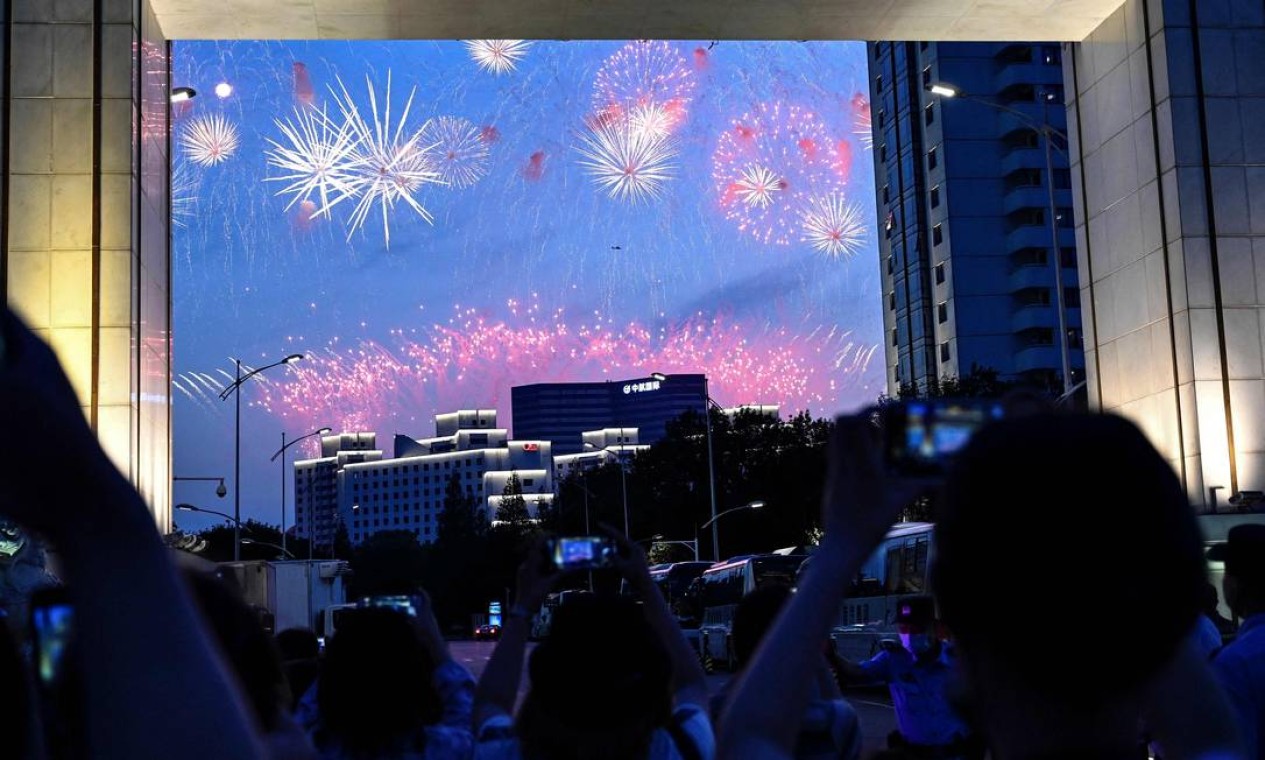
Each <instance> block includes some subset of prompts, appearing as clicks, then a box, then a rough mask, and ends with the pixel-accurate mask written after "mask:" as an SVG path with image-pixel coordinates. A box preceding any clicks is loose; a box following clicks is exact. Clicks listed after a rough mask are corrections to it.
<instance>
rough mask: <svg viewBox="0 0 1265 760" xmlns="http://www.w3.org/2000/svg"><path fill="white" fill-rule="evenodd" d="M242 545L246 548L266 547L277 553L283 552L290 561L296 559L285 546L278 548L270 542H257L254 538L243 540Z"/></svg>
mask: <svg viewBox="0 0 1265 760" xmlns="http://www.w3.org/2000/svg"><path fill="white" fill-rule="evenodd" d="M282 535H284V534H282ZM242 544H243V545H245V546H266V547H268V548H269V549H276V550H277V551H279V552H281V553H282V554H284V555H285V556H287V557H289V558H290V559H295V556H294V554H293V553H292V552H291V551H290V550H289V549H287V548H285V547H284V546H277V545H276V544H274V543H272V542H270V541H256V540H255V539H253V538H243V539H242Z"/></svg>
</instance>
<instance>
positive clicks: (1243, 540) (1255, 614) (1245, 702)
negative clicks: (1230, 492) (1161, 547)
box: [1208, 524, 1265, 760]
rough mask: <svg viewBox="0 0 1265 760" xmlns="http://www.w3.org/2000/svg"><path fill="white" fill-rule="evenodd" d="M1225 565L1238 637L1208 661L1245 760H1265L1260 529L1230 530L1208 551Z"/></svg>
mask: <svg viewBox="0 0 1265 760" xmlns="http://www.w3.org/2000/svg"><path fill="white" fill-rule="evenodd" d="M1208 556H1209V559H1214V560H1221V561H1222V562H1225V580H1224V581H1223V586H1222V588H1223V590H1224V591H1225V601H1226V604H1228V605H1230V611H1231V612H1232V613H1233V614H1234V616H1235V617H1237V618H1239V619H1240V620H1242V621H1243V622H1242V624H1241V625H1240V626H1239V635H1238V636H1237V637H1235V639H1234V641H1232V642H1230V643H1229V644H1227V645H1226V647H1225V648H1224V649H1222V650H1221V653H1220V654H1218V655H1217V657H1216V659H1215V660H1213V663H1212V667H1213V670H1215V671H1216V674H1217V680H1218V681H1219V682H1220V683H1221V688H1223V689H1225V692H1226V695H1227V696H1228V697H1229V698H1230V703H1231V704H1232V705H1233V706H1234V711H1235V713H1236V714H1237V715H1238V719H1239V730H1240V731H1242V732H1243V739H1244V746H1245V748H1246V749H1247V756H1248V757H1249V758H1252V760H1261V758H1265V525H1259V524H1256V525H1236V526H1235V527H1233V528H1231V529H1230V532H1229V534H1228V535H1227V536H1226V542H1225V543H1224V544H1221V545H1219V546H1214V547H1213V548H1212V549H1211V550H1210V551H1209V554H1208Z"/></svg>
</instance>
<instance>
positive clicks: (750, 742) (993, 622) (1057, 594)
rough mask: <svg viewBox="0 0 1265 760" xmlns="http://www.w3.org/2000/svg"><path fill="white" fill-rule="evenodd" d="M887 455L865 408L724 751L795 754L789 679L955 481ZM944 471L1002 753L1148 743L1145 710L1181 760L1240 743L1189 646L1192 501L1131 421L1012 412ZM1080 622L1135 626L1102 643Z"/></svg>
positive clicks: (963, 588) (965, 627) (937, 572)
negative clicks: (915, 472)
mask: <svg viewBox="0 0 1265 760" xmlns="http://www.w3.org/2000/svg"><path fill="white" fill-rule="evenodd" d="M882 451H883V442H882V440H881V433H880V431H879V430H878V428H877V427H876V426H875V425H873V424H872V422H871V421H870V417H869V416H868V415H860V416H857V417H848V418H841V419H840V420H839V423H838V428H837V429H836V432H835V437H834V440H833V445H832V451H831V454H830V458H829V460H828V461H829V462H830V465H831V473H830V478H829V480H828V482H827V485H826V489H825V494H824V498H825V505H824V507H823V522H824V523H825V529H826V532H825V537H824V538H823V540H822V546H821V549H820V550H819V551H818V553H817V554H816V557H815V559H814V562H813V566H812V567H811V568H810V569H809V571H808V573H807V575H806V577H805V578H804V580H803V582H802V583H801V584H800V586H799V587H798V589H797V590H796V593H795V596H794V598H793V599H792V600H791V602H790V604H788V605H787V607H786V610H785V611H784V612H783V614H782V615H781V616H780V617H779V618H778V621H777V622H776V623H775V624H774V627H773V630H772V631H771V632H770V633H769V635H768V637H767V638H766V640H765V643H764V645H763V646H762V647H761V648H760V650H759V653H758V654H757V656H756V659H755V661H754V662H753V663H752V664H751V665H750V666H749V667H748V668H747V670H746V672H745V673H744V676H743V678H742V681H741V682H740V683H739V685H738V688H737V691H736V692H735V694H734V696H733V698H732V700H731V702H730V705H729V707H728V709H727V710H726V712H725V715H724V717H723V718H722V722H721V730H720V748H721V752H722V754H723V755H724V756H725V757H732V758H761V760H763V759H764V758H789V757H790V756H791V747H792V746H793V742H794V737H795V732H796V728H797V724H798V716H799V714H800V712H801V710H802V709H803V705H804V702H805V698H804V696H803V695H801V694H800V693H799V691H798V690H797V689H795V688H792V686H793V685H794V684H799V683H802V682H804V681H806V680H807V679H809V678H811V674H812V670H813V668H814V667H815V664H816V662H815V660H816V657H817V656H818V655H817V653H816V652H815V651H814V646H815V644H816V642H818V641H820V640H821V638H822V637H823V636H824V635H825V634H826V632H827V630H828V629H829V627H830V624H831V622H832V620H833V618H834V615H835V613H836V611H837V610H838V607H839V603H840V601H841V600H842V597H843V595H844V594H845V593H846V591H847V589H848V587H849V583H848V582H849V580H850V579H851V578H853V577H854V576H855V575H856V573H857V572H858V571H859V570H860V569H861V567H862V566H863V564H864V563H865V561H866V560H867V558H868V557H869V556H870V555H871V554H872V553H873V552H874V549H875V547H877V546H878V545H879V543H880V542H881V541H882V538H883V536H884V534H885V533H886V532H887V530H888V529H889V527H890V526H891V523H892V521H893V520H894V519H895V517H896V515H898V514H900V512H901V510H902V509H903V508H904V507H905V505H907V504H909V503H910V502H911V501H913V500H914V499H915V498H918V497H920V496H922V495H925V494H927V493H928V491H929V489H931V488H934V487H936V486H937V485H939V483H938V482H937V481H933V480H926V479H923V480H915V479H910V478H903V477H899V476H897V475H894V474H892V473H890V472H888V471H887V470H886V469H885V463H884V462H883V461H882V456H881V453H880V452H882ZM944 485H945V493H944V495H943V499H942V500H941V503H942V504H943V508H942V510H941V514H939V515H938V516H937V524H936V550H935V560H934V565H933V568H932V583H933V587H934V590H935V593H936V597H937V601H938V603H939V606H940V612H941V614H942V616H943V618H944V621H945V623H946V624H947V625H948V627H949V628H950V629H951V630H952V631H953V632H954V641H955V647H956V651H957V654H958V657H959V660H960V662H961V663H962V666H963V667H962V673H963V676H964V678H965V685H966V688H967V689H968V690H969V691H968V695H969V698H970V699H971V702H972V704H971V705H970V707H971V711H972V714H973V716H974V717H976V718H977V719H978V720H979V721H980V724H981V728H982V730H983V732H984V734H985V735H986V737H987V739H988V741H989V744H990V750H991V756H992V757H993V758H996V760H1012V759H1016V758H1021V759H1027V758H1047V757H1048V758H1053V757H1076V758H1129V757H1135V756H1136V754H1137V747H1138V746H1139V744H1138V742H1139V722H1140V721H1143V720H1145V722H1146V725H1147V726H1148V727H1149V728H1150V729H1151V730H1152V732H1153V733H1154V736H1155V738H1156V739H1157V740H1158V741H1160V742H1161V743H1162V744H1163V746H1164V747H1165V751H1166V753H1167V756H1168V757H1169V758H1185V757H1189V758H1194V757H1198V758H1213V757H1218V758H1233V757H1239V756H1240V755H1239V754H1238V746H1237V734H1236V730H1235V727H1234V723H1233V719H1232V717H1231V713H1230V709H1229V706H1228V705H1227V704H1226V702H1225V698H1224V696H1223V695H1222V694H1221V692H1220V690H1219V689H1218V688H1217V686H1216V681H1215V680H1214V678H1213V676H1212V672H1211V669H1210V667H1209V666H1208V664H1207V662H1206V661H1205V660H1204V659H1203V658H1201V657H1200V655H1199V654H1198V653H1197V652H1196V651H1195V650H1194V648H1193V647H1191V646H1190V645H1189V642H1188V637H1189V633H1190V631H1191V630H1193V628H1194V623H1195V617H1196V615H1197V614H1198V611H1199V609H1200V604H1199V602H1200V593H1201V587H1202V584H1203V583H1204V562H1203V555H1202V541H1201V538H1200V535H1199V530H1198V527H1197V526H1196V524H1195V518H1194V514H1193V512H1192V510H1191V509H1190V505H1189V503H1188V502H1187V500H1186V495H1185V492H1184V491H1183V489H1182V487H1181V485H1180V483H1179V482H1178V481H1177V478H1176V476H1175V474H1174V473H1173V471H1172V469H1171V468H1170V467H1169V466H1168V464H1167V463H1166V462H1165V461H1164V459H1163V458H1162V457H1161V456H1160V455H1159V453H1158V452H1156V451H1155V449H1154V448H1153V447H1152V446H1151V445H1150V444H1149V443H1148V442H1147V441H1146V439H1145V438H1144V437H1143V435H1142V433H1141V432H1140V431H1139V430H1138V429H1137V428H1136V427H1135V426H1134V425H1132V424H1131V423H1129V422H1127V421H1125V420H1123V419H1121V418H1118V417H1112V416H1105V415H1104V416H1091V415H1064V416H1045V415H1036V416H1031V417H1023V418H1018V419H1011V420H1003V421H1000V422H997V423H994V424H992V425H989V426H988V427H986V428H984V429H983V430H981V431H980V432H979V433H977V434H976V436H975V437H974V439H973V440H972V441H971V442H970V443H969V444H968V445H967V447H966V448H965V449H964V450H963V451H962V452H961V453H960V454H959V455H958V457H957V461H956V462H954V463H953V466H952V468H951V470H950V472H949V475H948V478H947V483H945V484H944ZM1020 518H1022V519H1021V521H1020ZM1020 526H1021V527H1020ZM1104 563H1109V564H1110V568H1109V571H1108V570H1105V569H1104ZM1063 620H1066V621H1067V623H1068V624H1066V625H1063V624H1059V621H1063ZM1075 621H1093V622H1094V623H1102V622H1103V621H1119V624H1120V626H1121V627H1122V630H1125V629H1128V630H1131V634H1130V635H1129V637H1128V639H1127V641H1120V642H1112V641H1104V639H1103V637H1102V634H1101V630H1100V629H1099V628H1098V627H1095V625H1090V624H1077V623H1076V622H1075ZM1130 626H1134V628H1129V627H1130Z"/></svg>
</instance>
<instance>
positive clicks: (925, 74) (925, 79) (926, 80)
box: [922, 65, 931, 87]
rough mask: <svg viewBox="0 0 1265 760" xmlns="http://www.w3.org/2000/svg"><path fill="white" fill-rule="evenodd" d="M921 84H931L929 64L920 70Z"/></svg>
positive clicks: (927, 85) (928, 85) (925, 85)
mask: <svg viewBox="0 0 1265 760" xmlns="http://www.w3.org/2000/svg"><path fill="white" fill-rule="evenodd" d="M922 86H923V87H930V86H931V66H930V65H928V66H926V67H925V68H924V69H923V70H922Z"/></svg>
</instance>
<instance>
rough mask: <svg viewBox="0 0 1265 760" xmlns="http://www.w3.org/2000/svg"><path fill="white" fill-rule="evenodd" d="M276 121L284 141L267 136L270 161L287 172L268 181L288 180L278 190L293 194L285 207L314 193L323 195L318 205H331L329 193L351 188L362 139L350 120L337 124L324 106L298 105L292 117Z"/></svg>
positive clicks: (320, 196)
mask: <svg viewBox="0 0 1265 760" xmlns="http://www.w3.org/2000/svg"><path fill="white" fill-rule="evenodd" d="M274 123H275V124H276V125H277V128H278V129H280V130H281V134H282V136H283V138H284V141H283V142H278V141H277V140H272V139H269V140H268V142H269V143H271V144H272V148H271V149H270V150H269V151H268V165H269V166H272V167H275V168H277V169H280V170H281V171H282V172H284V173H283V174H281V175H280V176H277V177H268V178H267V179H266V181H268V182H285V183H287V184H286V186H285V187H283V188H281V189H280V190H279V191H277V195H291V196H293V197H292V198H290V202H289V203H288V204H287V205H286V211H289V210H290V208H291V207H293V206H294V204H296V203H300V202H302V201H306V200H309V199H310V198H311V196H312V194H313V193H316V195H317V197H318V198H320V205H319V207H318V208H320V209H328V208H329V206H330V196H340V195H346V194H348V193H350V192H352V189H353V183H354V181H355V176H356V174H355V163H356V159H357V154H356V149H357V147H358V146H359V141H358V139H357V135H356V132H355V130H354V128H353V126H352V123H351V121H350V120H348V119H344V120H343V121H342V123H341V124H338V125H335V124H334V122H333V120H331V119H330V118H329V117H328V116H327V115H326V114H325V111H324V110H323V109H321V110H318V109H316V108H314V107H311V106H304V107H300V108H297V109H295V112H294V118H293V119H286V120H285V121H282V120H280V119H276V120H274ZM318 213H319V212H318Z"/></svg>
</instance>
